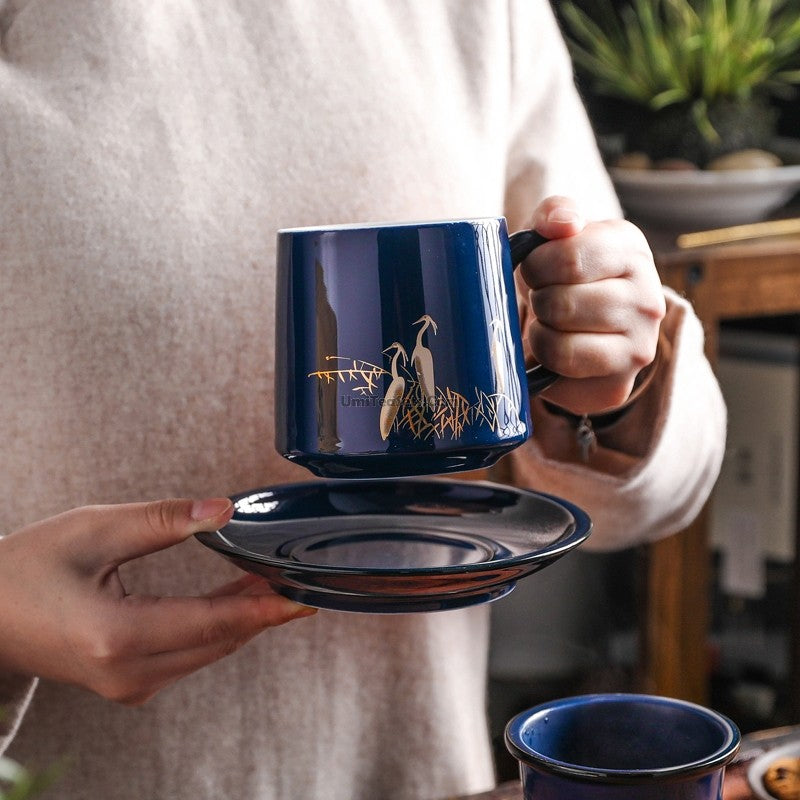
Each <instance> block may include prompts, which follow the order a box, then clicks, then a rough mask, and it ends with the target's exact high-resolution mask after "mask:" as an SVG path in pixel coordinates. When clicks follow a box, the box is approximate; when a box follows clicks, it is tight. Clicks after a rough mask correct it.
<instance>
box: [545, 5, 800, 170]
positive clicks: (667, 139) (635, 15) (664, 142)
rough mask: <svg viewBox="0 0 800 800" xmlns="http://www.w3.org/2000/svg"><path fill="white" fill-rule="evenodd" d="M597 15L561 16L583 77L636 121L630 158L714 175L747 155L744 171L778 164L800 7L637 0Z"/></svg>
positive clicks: (796, 73) (794, 74)
mask: <svg viewBox="0 0 800 800" xmlns="http://www.w3.org/2000/svg"><path fill="white" fill-rule="evenodd" d="M592 8H593V12H592V13H591V14H590V13H589V12H588V11H586V10H583V9H582V8H581V7H579V6H578V5H577V4H576V3H575V2H565V3H563V4H562V5H561V8H560V9H559V10H560V13H561V15H562V18H563V20H564V22H565V26H566V38H567V42H568V45H569V47H570V50H571V53H572V57H573V60H574V63H575V66H576V70H577V72H578V74H579V75H581V74H583V75H585V76H588V78H589V79H590V80H591V81H592V83H593V90H594V92H595V93H596V94H598V95H601V96H609V97H614V98H619V99H621V100H622V101H623V103H624V105H625V107H626V108H627V109H628V111H629V112H630V113H626V114H624V115H622V116H623V118H622V119H620V133H623V134H624V136H625V138H626V144H625V148H626V149H627V150H635V151H641V152H642V153H644V154H645V155H646V157H647V158H648V159H650V160H651V161H652V162H659V161H663V160H664V159H667V160H668V162H667V164H665V166H673V167H675V166H688V167H691V166H692V165H694V166H696V167H703V168H705V167H709V166H710V167H712V168H714V167H715V166H719V162H717V163H715V160H717V159H719V158H720V157H722V156H725V157H728V155H729V154H731V153H734V152H738V153H741V151H745V153H744V154H742V156H741V157H742V159H744V160H743V161H742V162H741V166H743V167H747V166H762V165H763V166H768V165H769V163H768V158H769V157H768V155H767V154H766V153H763V151H768V150H769V147H770V141H771V139H772V138H773V136H774V134H775V126H776V116H777V115H776V112H775V108H774V105H773V104H772V103H771V100H772V97H773V96H774V95H775V94H776V93H778V94H781V93H783V94H785V93H787V92H790V91H791V90H792V88H793V84H795V83H798V82H800V68H798V67H800V13H798V8H797V0H789V2H787V0H627V2H626V3H625V4H624V5H622V6H621V7H619V8H617V7H615V5H613V4H612V3H611V2H610V0H596V2H594V3H593V4H592ZM754 149H755V150H756V151H760V153H755V154H754V153H753V152H752V151H753V150H754ZM747 158H750V159H753V158H756V159H759V158H761V159H762V160H761V161H758V160H756V162H755V163H747V161H746V159H747ZM765 159H766V160H765ZM774 163H779V162H777V161H775V162H774ZM733 165H734V166H736V161H735V158H734V164H733ZM722 166H723V167H724V166H725V165H724V164H723V165H722Z"/></svg>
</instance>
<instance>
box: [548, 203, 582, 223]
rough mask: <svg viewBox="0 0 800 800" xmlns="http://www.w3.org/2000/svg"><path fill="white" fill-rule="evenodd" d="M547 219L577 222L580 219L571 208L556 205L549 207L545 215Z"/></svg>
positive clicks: (549, 220) (550, 220)
mask: <svg viewBox="0 0 800 800" xmlns="http://www.w3.org/2000/svg"><path fill="white" fill-rule="evenodd" d="M547 221H548V222H560V223H575V224H577V223H579V222H580V221H581V215H580V214H579V213H578V212H577V211H575V210H574V209H572V208H567V207H566V206H556V207H555V208H552V209H550V213H549V214H548V215H547Z"/></svg>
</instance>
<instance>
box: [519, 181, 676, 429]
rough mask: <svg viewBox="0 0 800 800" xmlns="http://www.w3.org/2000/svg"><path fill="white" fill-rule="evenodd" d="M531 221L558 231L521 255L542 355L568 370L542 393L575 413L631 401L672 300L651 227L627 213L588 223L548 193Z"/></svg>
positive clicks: (535, 349) (531, 337) (547, 231)
mask: <svg viewBox="0 0 800 800" xmlns="http://www.w3.org/2000/svg"><path fill="white" fill-rule="evenodd" d="M530 227H533V228H535V229H536V230H537V231H538V232H539V233H541V234H542V236H545V237H546V238H547V239H550V240H551V241H548V242H546V243H545V244H543V245H541V246H540V247H538V248H537V249H536V250H534V251H533V252H532V253H531V254H530V255H529V256H528V257H527V258H526V259H525V260H524V261H523V262H522V264H521V265H520V277H521V278H522V280H523V281H524V283H525V284H526V285H527V287H528V288H529V290H530V292H529V299H530V304H531V309H532V312H533V319H532V321H531V322H530V324H529V326H528V328H527V337H528V345H529V347H530V350H531V354H532V355H533V357H534V358H535V359H536V360H537V361H538V362H540V363H541V364H543V365H544V366H546V367H548V368H549V369H551V370H553V371H554V372H557V373H558V374H559V375H561V376H563V379H562V380H558V381H556V382H555V383H554V384H553V385H552V386H551V387H550V388H548V389H547V390H546V392H543V393H542V394H543V395H544V396H546V397H547V399H548V400H551V401H552V402H554V403H556V404H558V405H559V406H562V407H563V408H566V409H567V410H569V411H571V412H573V413H575V414H596V413H599V412H601V411H606V410H609V409H611V408H615V407H617V406H620V405H622V404H623V403H624V402H625V400H626V399H627V398H628V396H629V395H630V393H631V390H632V388H633V384H634V380H635V379H636V376H637V374H638V373H639V371H640V370H641V369H642V368H644V367H645V366H647V365H648V364H650V363H651V362H652V360H653V358H654V357H655V354H656V347H657V345H658V335H659V326H660V324H661V320H662V319H663V318H664V315H665V313H666V302H665V299H664V292H663V289H662V286H661V280H660V279H659V276H658V272H657V271H656V268H655V264H654V262H653V256H652V253H651V251H650V247H649V246H648V244H647V240H646V239H645V237H644V234H643V233H642V232H641V231H640V230H639V229H638V228H637V227H636V226H634V225H632V224H631V223H629V222H626V221H625V220H608V221H605V222H590V223H586V222H585V221H584V219H583V218H582V217H581V215H580V212H579V211H578V208H577V206H576V204H575V203H574V202H573V201H572V200H570V199H569V198H566V197H557V196H554V197H549V198H547V199H546V200H544V201H543V202H542V203H541V204H540V205H539V206H538V208H537V209H536V211H535V212H534V216H533V221H532V224H531V225H530Z"/></svg>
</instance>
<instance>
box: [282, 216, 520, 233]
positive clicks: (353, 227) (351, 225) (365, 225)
mask: <svg viewBox="0 0 800 800" xmlns="http://www.w3.org/2000/svg"><path fill="white" fill-rule="evenodd" d="M505 221H506V218H505V217H504V216H501V215H498V216H494V217H493V216H477V217H454V218H452V219H424V220H409V221H402V220H401V221H395V222H391V221H387V222H381V221H372V222H341V223H334V224H330V225H302V226H299V227H291V228H279V229H278V235H279V236H280V235H283V234H295V233H337V232H339V231H357V230H377V229H378V228H427V227H435V226H437V225H455V224H457V223H464V224H467V225H470V224H474V223H487V222H505Z"/></svg>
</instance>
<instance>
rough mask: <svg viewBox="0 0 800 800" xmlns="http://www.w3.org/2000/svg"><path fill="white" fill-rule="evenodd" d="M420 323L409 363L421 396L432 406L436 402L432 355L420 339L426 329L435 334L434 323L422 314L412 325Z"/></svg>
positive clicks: (429, 317)
mask: <svg viewBox="0 0 800 800" xmlns="http://www.w3.org/2000/svg"><path fill="white" fill-rule="evenodd" d="M420 322H421V323H422V325H421V326H420V329H419V330H418V331H417V343H416V345H415V346H414V350H413V351H412V353H411V363H412V364H413V365H414V370H415V371H416V373H417V380H418V381H419V385H420V387H421V389H422V396H423V398H424V399H425V402H427V403H428V404H429V405H434V403H435V401H436V381H435V379H434V373H433V354H432V353H431V351H430V350H429V349H428V348H427V347H425V345H424V344H423V343H422V337H423V335H424V334H425V331H427V330H428V328H432V329H433V332H434V333H436V332H437V328H436V323H435V322H434V320H433V318H432V317H431V316H429V315H428V314H423V315H422V316H421V317H420V318H419V319H418V320H417V321H416V322H415V323H414V324H415V325H419V323H420Z"/></svg>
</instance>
